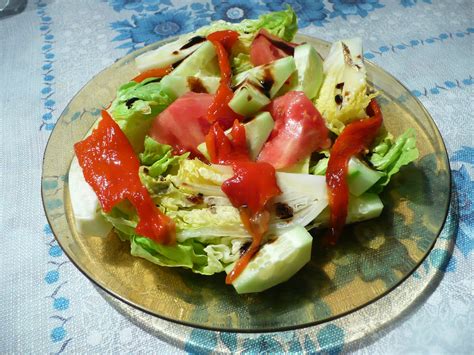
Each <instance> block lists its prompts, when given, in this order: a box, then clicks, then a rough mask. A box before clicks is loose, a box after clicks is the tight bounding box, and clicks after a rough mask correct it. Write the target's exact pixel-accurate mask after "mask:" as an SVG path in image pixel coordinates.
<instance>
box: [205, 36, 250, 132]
mask: <svg viewBox="0 0 474 355" xmlns="http://www.w3.org/2000/svg"><path fill="white" fill-rule="evenodd" d="M238 38H239V34H238V33H237V32H235V31H230V30H226V31H218V32H214V33H211V34H210V35H209V36H207V39H208V40H209V41H211V42H212V44H213V45H214V48H215V49H216V53H217V59H218V62H219V68H220V71H221V80H220V84H219V87H218V88H217V92H216V95H215V97H214V101H213V102H212V104H211V106H210V107H209V110H208V113H207V119H208V120H209V122H211V123H214V122H216V121H217V122H219V124H220V125H221V127H222V128H223V129H227V128H229V127H230V126H232V122H234V120H236V119H237V120H239V121H241V120H242V118H243V116H241V115H238V114H237V113H235V112H234V111H232V109H231V108H230V107H229V102H230V100H231V99H232V97H233V95H234V92H233V91H232V88H231V86H232V80H231V78H232V70H231V67H230V62H229V52H230V50H231V49H232V46H233V45H234V44H235V42H236V41H237V40H238Z"/></svg>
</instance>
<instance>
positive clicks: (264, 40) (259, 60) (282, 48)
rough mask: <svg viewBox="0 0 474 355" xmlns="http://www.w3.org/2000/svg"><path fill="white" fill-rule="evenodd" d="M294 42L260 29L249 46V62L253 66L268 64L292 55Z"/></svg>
mask: <svg viewBox="0 0 474 355" xmlns="http://www.w3.org/2000/svg"><path fill="white" fill-rule="evenodd" d="M296 46H297V44H296V43H291V42H287V41H285V40H283V39H281V38H279V37H277V36H274V35H272V34H271V33H269V32H268V31H267V30H265V29H261V30H260V31H259V32H258V34H257V35H256V36H255V39H254V40H253V42H252V45H251V46H250V62H251V63H252V64H253V65H254V66H258V65H263V64H268V63H270V62H273V61H275V60H277V59H280V58H283V57H287V56H289V55H293V53H294V49H295V47H296Z"/></svg>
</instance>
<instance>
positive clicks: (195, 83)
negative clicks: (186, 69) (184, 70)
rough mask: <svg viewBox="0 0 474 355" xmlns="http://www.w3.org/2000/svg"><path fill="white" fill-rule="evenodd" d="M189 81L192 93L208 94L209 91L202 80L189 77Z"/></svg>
mask: <svg viewBox="0 0 474 355" xmlns="http://www.w3.org/2000/svg"><path fill="white" fill-rule="evenodd" d="M187 80H188V86H189V89H190V90H191V91H192V92H196V93H204V94H207V93H208V91H207V89H206V87H205V86H204V85H203V83H202V81H201V79H199V78H197V77H195V76H188V79H187Z"/></svg>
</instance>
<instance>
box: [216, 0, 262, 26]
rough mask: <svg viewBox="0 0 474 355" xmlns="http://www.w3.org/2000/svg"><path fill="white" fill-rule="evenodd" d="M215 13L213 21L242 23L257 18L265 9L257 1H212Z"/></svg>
mask: <svg viewBox="0 0 474 355" xmlns="http://www.w3.org/2000/svg"><path fill="white" fill-rule="evenodd" d="M212 5H214V12H213V13H212V15H211V19H212V20H213V21H216V20H224V21H227V22H234V23H235V22H240V21H242V20H243V19H246V18H257V17H258V16H259V15H260V14H261V13H262V12H263V11H265V8H264V7H263V5H262V4H260V3H259V2H256V1H249V0H228V1H220V0H212Z"/></svg>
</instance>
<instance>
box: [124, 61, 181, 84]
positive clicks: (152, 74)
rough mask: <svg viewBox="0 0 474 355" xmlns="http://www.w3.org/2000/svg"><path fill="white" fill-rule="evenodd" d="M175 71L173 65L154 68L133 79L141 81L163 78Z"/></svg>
mask: <svg viewBox="0 0 474 355" xmlns="http://www.w3.org/2000/svg"><path fill="white" fill-rule="evenodd" d="M172 71H173V67H172V66H171V65H170V66H167V67H165V68H153V69H150V70H147V71H145V72H143V73H141V74H139V75H137V76H136V77H134V78H133V79H132V81H135V82H137V83H141V82H142V81H143V80H145V79H148V78H162V77H164V76H165V75H168V74H169V73H171V72H172Z"/></svg>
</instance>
